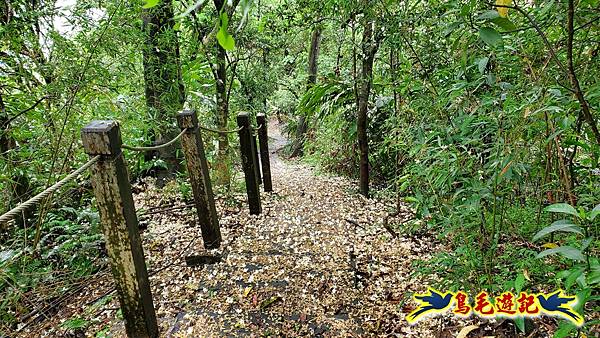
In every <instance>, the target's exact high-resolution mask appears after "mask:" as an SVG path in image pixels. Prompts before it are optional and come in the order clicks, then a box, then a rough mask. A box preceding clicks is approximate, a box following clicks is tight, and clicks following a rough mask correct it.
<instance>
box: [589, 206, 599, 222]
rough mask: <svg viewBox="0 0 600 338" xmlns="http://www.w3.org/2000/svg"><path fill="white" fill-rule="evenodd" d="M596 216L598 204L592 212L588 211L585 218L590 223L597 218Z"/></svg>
mask: <svg viewBox="0 0 600 338" xmlns="http://www.w3.org/2000/svg"><path fill="white" fill-rule="evenodd" d="M598 214H600V204H598V205H597V206H595V207H594V209H592V211H590V213H589V214H588V216H587V218H588V219H589V220H590V221H593V220H594V218H596V216H598Z"/></svg>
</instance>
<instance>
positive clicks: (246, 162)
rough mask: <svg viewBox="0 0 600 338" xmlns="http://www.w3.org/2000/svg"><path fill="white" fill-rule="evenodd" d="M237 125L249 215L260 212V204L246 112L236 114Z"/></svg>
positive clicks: (253, 152) (250, 132) (253, 151)
mask: <svg viewBox="0 0 600 338" xmlns="http://www.w3.org/2000/svg"><path fill="white" fill-rule="evenodd" d="M237 123H238V127H239V128H240V131H239V132H238V133H239V136H240V151H241V155H242V168H243V169H244V177H245V179H246V193H247V194H248V206H249V208H250V214H251V215H258V214H260V213H261V212H262V207H261V205H260V189H259V186H258V180H257V177H256V171H255V169H254V168H255V167H256V165H257V163H255V156H254V154H255V153H256V151H255V150H254V149H253V147H252V129H250V128H251V127H250V117H249V116H248V113H239V114H238V116H237Z"/></svg>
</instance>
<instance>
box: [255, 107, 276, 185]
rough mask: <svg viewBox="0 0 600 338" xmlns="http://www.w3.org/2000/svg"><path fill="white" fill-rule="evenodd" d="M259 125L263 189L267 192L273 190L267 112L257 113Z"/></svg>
mask: <svg viewBox="0 0 600 338" xmlns="http://www.w3.org/2000/svg"><path fill="white" fill-rule="evenodd" d="M256 124H257V125H258V128H259V129H258V143H259V145H260V165H261V167H262V180H263V189H264V191H265V192H269V191H273V182H272V180H271V161H270V159H269V136H268V130H267V119H266V117H265V114H258V115H256Z"/></svg>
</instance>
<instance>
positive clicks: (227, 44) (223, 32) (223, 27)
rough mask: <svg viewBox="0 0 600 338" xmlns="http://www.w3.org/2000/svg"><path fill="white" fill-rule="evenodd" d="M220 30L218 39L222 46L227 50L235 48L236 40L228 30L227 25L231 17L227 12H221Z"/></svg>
mask: <svg viewBox="0 0 600 338" xmlns="http://www.w3.org/2000/svg"><path fill="white" fill-rule="evenodd" d="M219 22H220V25H219V32H218V33H217V40H218V41H219V44H220V45H221V47H223V48H224V49H225V50H233V49H234V48H235V40H234V39H233V37H232V36H231V35H229V33H228V32H227V27H228V26H229V18H228V17H227V13H225V12H223V13H221V15H220V17H219Z"/></svg>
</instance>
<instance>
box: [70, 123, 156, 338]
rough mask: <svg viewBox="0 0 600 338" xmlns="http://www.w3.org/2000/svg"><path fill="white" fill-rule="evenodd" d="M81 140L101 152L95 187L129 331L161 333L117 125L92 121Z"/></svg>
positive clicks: (95, 167) (149, 334) (90, 149)
mask: <svg viewBox="0 0 600 338" xmlns="http://www.w3.org/2000/svg"><path fill="white" fill-rule="evenodd" d="M81 138H82V140H83V146H84V148H85V151H86V153H87V154H89V155H90V156H96V155H101V158H100V160H98V161H97V162H96V163H95V164H94V165H93V166H92V168H91V171H92V186H93V187H94V194H95V196H96V203H97V204H98V211H99V213H100V223H101V225H102V232H103V233H104V237H105V239H106V248H107V251H108V256H109V260H110V265H111V268H112V273H113V276H114V278H115V287H116V289H117V292H118V295H119V301H120V303H121V309H122V311H123V317H124V318H125V329H126V332H127V335H128V336H129V337H158V326H157V323H156V314H155V312H154V306H153V303H152V295H151V293H150V283H149V282H148V271H147V270H146V263H145V261H144V251H143V249H142V243H141V239H140V235H139V230H138V219H137V216H136V213H135V206H134V204H133V197H132V195H131V185H130V184H129V177H128V174H127V168H126V166H125V160H124V159H123V154H122V152H121V132H120V130H119V125H118V124H117V122H115V121H93V122H91V123H90V124H88V125H87V126H86V127H84V128H83V129H82V131H81Z"/></svg>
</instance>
